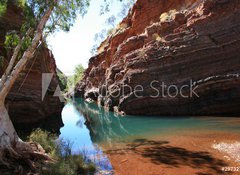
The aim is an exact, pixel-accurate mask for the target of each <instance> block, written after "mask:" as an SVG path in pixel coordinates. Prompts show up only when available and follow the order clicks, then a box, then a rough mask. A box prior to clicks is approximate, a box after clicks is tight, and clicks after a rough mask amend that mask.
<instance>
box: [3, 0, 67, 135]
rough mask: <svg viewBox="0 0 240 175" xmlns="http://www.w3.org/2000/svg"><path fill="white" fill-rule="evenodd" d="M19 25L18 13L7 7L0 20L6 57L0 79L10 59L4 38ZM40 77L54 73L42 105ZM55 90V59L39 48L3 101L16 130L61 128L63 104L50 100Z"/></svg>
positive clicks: (14, 7)
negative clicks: (43, 74)
mask: <svg viewBox="0 0 240 175" xmlns="http://www.w3.org/2000/svg"><path fill="white" fill-rule="evenodd" d="M21 21H22V13H21V9H20V8H18V7H17V6H15V5H14V3H13V4H12V3H9V4H8V8H7V11H6V14H4V15H3V16H2V17H1V18H0V53H1V54H0V55H4V56H5V59H4V62H3V64H2V65H1V69H0V75H2V74H3V71H4V69H5V68H6V66H7V64H8V61H9V59H10V56H11V55H8V54H7V53H6V51H5V49H4V47H3V43H4V40H5V34H6V33H7V32H8V31H10V30H19V26H21ZM42 73H53V79H52V82H51V84H50V86H49V88H48V91H47V95H46V96H45V98H44V100H43V101H42ZM57 86H58V78H57V74H56V64H55V59H54V57H53V55H52V53H51V51H50V50H49V49H48V48H46V47H45V46H42V47H41V48H40V49H39V50H38V51H37V53H36V56H35V57H34V58H33V59H32V60H31V61H30V62H29V63H28V65H27V66H26V68H25V70H24V71H23V72H22V73H21V74H20V76H19V78H18V79H17V81H16V82H15V84H14V87H13V88H12V90H11V92H10V94H9V95H8V97H7V100H6V106H7V108H8V110H9V113H10V117H11V119H12V121H13V123H14V125H15V127H16V128H20V129H21V130H22V129H31V128H33V127H40V126H42V127H44V126H46V127H48V129H49V127H51V129H52V130H56V131H58V130H59V128H60V126H61V125H62V120H61V111H62V107H63V104H62V103H61V102H60V100H59V98H58V97H54V96H53V94H54V92H55V89H56V87H57ZM47 125H48V126H47Z"/></svg>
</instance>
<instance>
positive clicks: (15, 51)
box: [0, 28, 33, 90]
mask: <svg viewBox="0 0 240 175" xmlns="http://www.w3.org/2000/svg"><path fill="white" fill-rule="evenodd" d="M32 32H33V29H31V28H30V29H29V30H28V31H27V34H26V35H25V36H24V37H23V38H22V39H21V41H20V42H19V43H18V45H17V46H16V48H15V49H14V52H13V55H12V57H11V60H10V62H9V64H8V67H7V69H6V70H5V72H4V74H3V75H2V78H1V80H0V90H1V89H2V86H3V85H4V83H5V82H6V80H7V77H8V76H9V74H10V72H11V70H12V69H13V67H14V63H15V61H16V59H17V57H18V55H19V52H20V50H21V47H22V45H23V42H24V40H25V39H26V38H27V37H28V36H29V35H31V33H32Z"/></svg>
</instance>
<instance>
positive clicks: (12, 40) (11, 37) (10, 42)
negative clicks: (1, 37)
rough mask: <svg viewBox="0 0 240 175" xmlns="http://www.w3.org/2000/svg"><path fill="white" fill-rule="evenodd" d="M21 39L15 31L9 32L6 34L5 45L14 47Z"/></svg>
mask: <svg viewBox="0 0 240 175" xmlns="http://www.w3.org/2000/svg"><path fill="white" fill-rule="evenodd" d="M19 40H20V39H19V36H18V35H17V34H16V33H15V32H13V33H9V34H7V35H6V36H5V42H4V45H5V47H6V48H14V47H16V46H17V45H18V43H19Z"/></svg>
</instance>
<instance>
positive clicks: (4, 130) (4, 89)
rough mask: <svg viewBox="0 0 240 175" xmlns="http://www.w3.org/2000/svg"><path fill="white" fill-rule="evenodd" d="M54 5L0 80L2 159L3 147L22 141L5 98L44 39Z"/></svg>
mask: <svg viewBox="0 0 240 175" xmlns="http://www.w3.org/2000/svg"><path fill="white" fill-rule="evenodd" d="M52 10H53V7H50V8H49V9H48V10H47V11H46V13H45V14H44V16H43V17H42V19H41V21H40V22H39V24H38V27H37V31H36V33H35V36H34V38H33V40H32V43H31V45H30V46H29V47H28V49H27V50H26V51H25V52H24V54H23V56H22V58H21V59H20V60H19V61H18V62H17V64H16V65H15V67H14V68H13V70H11V72H9V71H10V69H11V68H12V67H13V64H14V62H15V57H16V55H13V59H12V60H11V65H9V68H8V69H7V70H6V72H5V74H4V75H3V80H4V81H1V80H0V81H1V82H0V85H1V89H0V160H1V149H9V150H13V149H14V148H16V146H17V145H20V144H21V143H22V142H20V141H21V140H20V139H19V137H18V135H17V133H16V131H15V129H14V126H13V124H12V121H11V119H10V117H9V115H8V111H7V109H6V108H5V104H4V103H5V99H6V96H7V95H8V93H9V92H10V90H11V88H12V86H13V84H14V83H15V81H16V79H17V78H18V75H19V73H20V72H21V71H22V70H23V69H24V67H25V66H26V64H27V63H28V61H29V60H30V59H31V58H33V56H34V53H35V51H36V49H37V47H38V45H39V42H40V40H41V39H42V34H43V29H44V27H45V25H46V23H47V21H48V19H49V17H50V15H51V13H52ZM15 52H16V53H18V52H19V48H18V49H15ZM5 75H6V76H5Z"/></svg>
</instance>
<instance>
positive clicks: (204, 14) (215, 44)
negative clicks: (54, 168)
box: [76, 0, 240, 115]
mask: <svg viewBox="0 0 240 175" xmlns="http://www.w3.org/2000/svg"><path fill="white" fill-rule="evenodd" d="M239 50H240V1H239V0H204V1H203V0H138V1H137V2H136V4H135V5H134V7H133V8H132V10H131V11H130V12H129V14H128V16H127V17H126V18H125V19H124V20H123V21H122V23H121V24H120V28H119V29H117V30H116V32H115V33H114V34H112V35H111V36H109V37H108V38H107V39H106V40H105V41H104V42H103V43H102V44H101V46H100V48H99V54H98V55H96V56H95V57H92V58H91V59H90V61H89V67H88V69H87V70H86V72H85V75H84V78H83V80H82V81H81V82H80V83H79V85H78V87H77V88H76V92H77V95H80V96H84V97H85V98H92V99H94V100H98V102H99V103H101V104H102V105H104V106H105V107H108V108H109V109H110V110H114V109H116V110H119V111H123V112H125V113H127V114H140V115H239V114H240V108H239V106H240V88H239V87H240V78H239V73H240V52H239ZM153 81H154V82H153ZM162 82H164V84H165V85H166V87H165V86H163V87H164V88H163V90H164V91H163V92H164V93H167V95H166V94H163V93H161V92H162V91H161V90H162V89H161V88H160V87H162V86H161V85H162ZM151 83H153V84H151ZM138 85H140V87H138ZM151 85H152V86H151ZM171 85H175V86H174V87H173V86H172V87H170V86H171ZM184 85H188V86H189V87H188V88H189V89H188V88H186V87H185V86H184ZM126 86H127V87H126ZM129 87H131V89H133V90H130V88H129ZM135 87H137V89H135V91H134V88H135ZM141 87H143V91H140V90H141ZM153 87H154V88H153ZM169 87H170V88H169ZM176 87H177V89H176ZM182 87H184V88H182ZM181 88H182V89H181ZM191 88H192V89H193V90H194V92H195V93H196V94H197V95H195V94H194V93H193V94H191V92H192V91H191ZM177 90H178V91H179V92H178V93H176V92H177ZM180 90H182V91H181V93H180ZM119 92H120V93H119ZM158 92H160V93H158ZM119 94H120V95H119ZM168 94H170V95H168ZM191 95H192V96H191ZM173 96H174V97H173ZM186 96H189V97H188V98H186ZM190 96H191V97H190Z"/></svg>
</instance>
